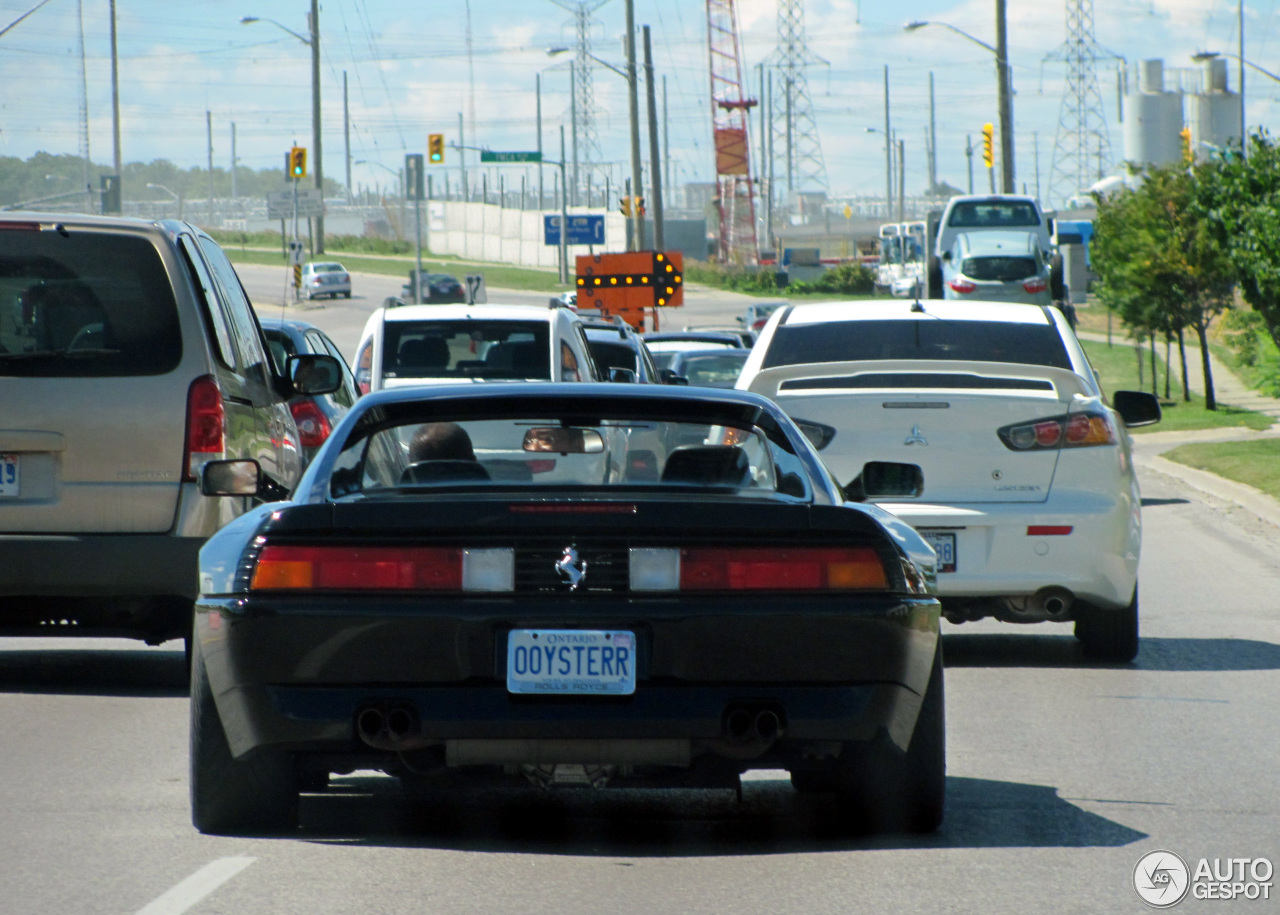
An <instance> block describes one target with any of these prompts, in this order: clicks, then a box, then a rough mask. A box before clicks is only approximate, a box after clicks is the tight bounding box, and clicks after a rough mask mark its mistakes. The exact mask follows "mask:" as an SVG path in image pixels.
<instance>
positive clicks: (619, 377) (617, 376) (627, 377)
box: [609, 369, 636, 384]
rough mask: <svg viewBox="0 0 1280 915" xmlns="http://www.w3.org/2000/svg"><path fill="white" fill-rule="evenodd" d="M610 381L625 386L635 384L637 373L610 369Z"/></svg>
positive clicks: (629, 370) (628, 370)
mask: <svg viewBox="0 0 1280 915" xmlns="http://www.w3.org/2000/svg"><path fill="white" fill-rule="evenodd" d="M609 380H610V381H618V382H622V383H624V384H635V381H636V373H635V372H633V371H632V370H631V369H609Z"/></svg>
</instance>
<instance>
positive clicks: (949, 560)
mask: <svg viewBox="0 0 1280 915" xmlns="http://www.w3.org/2000/svg"><path fill="white" fill-rule="evenodd" d="M920 536H921V537H923V538H924V539H925V540H927V541H928V543H929V546H931V547H933V551H934V552H935V553H937V554H938V571H939V572H954V571H955V570H956V535H955V534H951V533H943V532H941V531H921V532H920Z"/></svg>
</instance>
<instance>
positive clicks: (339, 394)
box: [307, 331, 356, 407]
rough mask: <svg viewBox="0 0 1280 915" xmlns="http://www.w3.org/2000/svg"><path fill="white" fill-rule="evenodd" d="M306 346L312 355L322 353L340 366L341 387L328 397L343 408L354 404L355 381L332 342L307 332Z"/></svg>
mask: <svg viewBox="0 0 1280 915" xmlns="http://www.w3.org/2000/svg"><path fill="white" fill-rule="evenodd" d="M307 344H308V346H309V348H310V349H311V352H313V353H323V354H325V355H329V356H332V357H334V358H335V359H337V360H338V364H339V365H341V366H342V386H341V387H340V388H338V390H336V391H334V392H333V394H331V395H330V396H331V397H332V398H333V399H334V401H335V402H337V403H339V404H341V405H342V406H344V407H349V406H351V405H352V404H353V403H355V402H356V385H355V379H354V378H352V377H351V370H350V369H349V368H348V367H347V360H346V359H345V358H344V357H343V355H342V353H340V352H338V348H337V347H336V346H334V344H333V341H331V340H329V339H328V338H327V337H325V336H323V335H322V334H319V333H317V332H315V331H308V332H307Z"/></svg>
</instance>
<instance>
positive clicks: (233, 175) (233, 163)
mask: <svg viewBox="0 0 1280 915" xmlns="http://www.w3.org/2000/svg"><path fill="white" fill-rule="evenodd" d="M237 196H238V195H237V193H236V122H235V121H232V122H231V212H232V214H233V215H234V213H235V210H236V197H237Z"/></svg>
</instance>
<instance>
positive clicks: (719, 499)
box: [191, 384, 945, 833]
mask: <svg viewBox="0 0 1280 915" xmlns="http://www.w3.org/2000/svg"><path fill="white" fill-rule="evenodd" d="M802 427H803V423H802V424H801V425H797V424H796V423H795V422H793V421H792V420H791V419H789V418H788V417H787V416H786V414H784V413H783V412H782V411H781V410H780V409H779V408H778V407H777V406H776V405H774V404H773V403H772V402H771V401H769V400H767V399H765V398H763V397H760V396H757V395H754V394H749V393H745V392H739V391H725V390H713V389H694V388H686V389H681V388H671V387H667V386H644V385H617V384H614V385H609V384H575V385H555V384H504V385H484V386H476V387H472V386H465V387H422V388H403V389H396V390H390V391H383V392H379V393H376V394H373V395H369V396H366V397H364V398H362V399H361V400H359V401H358V402H357V403H356V405H355V406H354V407H353V408H352V410H351V411H350V413H348V415H347V416H346V417H345V418H344V419H343V421H342V422H341V424H340V425H338V426H337V428H335V429H334V431H333V433H332V434H331V435H330V437H329V439H328V441H327V442H326V443H325V445H324V446H323V448H322V449H321V451H320V452H319V453H318V454H317V456H316V457H315V459H314V460H313V461H312V463H311V465H310V467H309V469H308V471H307V473H306V475H305V476H304V477H303V478H302V480H301V482H300V483H299V485H298V488H297V489H296V490H295V491H294V493H293V496H292V499H291V501H284V502H274V503H268V504H264V505H262V506H260V507H259V508H258V509H256V510H254V511H252V512H249V513H246V514H245V515H243V516H242V517H240V518H239V519H237V520H236V521H234V522H233V523H231V524H230V525H228V526H227V527H225V528H223V529H222V530H221V531H220V532H219V533H218V534H216V535H215V536H214V537H212V538H211V539H210V540H209V541H208V543H207V545H206V546H205V547H204V549H203V551H202V552H201V556H200V597H199V599H198V601H197V606H196V615H195V629H194V639H193V642H194V645H193V657H192V676H191V804H192V817H193V821H194V823H195V825H196V827H197V828H199V829H200V830H202V831H204V832H213V833H238V832H257V831H264V830H265V831H282V830H287V829H290V828H293V827H295V826H296V824H297V822H298V807H299V794H300V792H314V791H323V790H324V787H325V785H326V784H328V781H329V776H330V774H332V773H349V772H352V771H356V770H369V769H380V770H383V771H385V772H387V773H389V774H391V775H394V776H398V777H400V778H401V779H402V780H405V781H410V782H411V781H413V780H414V779H431V780H432V781H433V783H439V782H441V781H444V782H445V783H448V781H449V780H450V778H451V777H452V776H455V775H462V774H464V773H465V774H466V775H467V776H469V778H468V782H469V783H470V781H472V780H473V778H474V777H481V776H486V775H488V776H492V778H493V779H496V780H501V779H510V780H524V781H528V782H532V783H534V784H537V785H540V786H544V787H547V788H554V787H556V786H562V785H563V786H570V785H590V786H595V787H603V786H606V785H610V786H613V785H618V786H644V785H653V786H668V785H680V786H685V787H689V786H694V787H697V786H707V787H722V786H733V785H736V784H737V780H738V777H739V776H740V775H741V774H742V773H743V772H745V771H747V770H750V769H787V770H789V771H790V773H791V778H792V782H793V783H794V785H795V787H796V788H797V789H798V790H800V791H805V792H810V791H811V792H826V793H830V794H832V795H833V796H834V805H833V809H835V810H837V811H839V814H840V817H841V822H842V823H847V824H848V826H849V827H850V828H853V829H858V830H913V831H930V830H933V829H935V828H936V827H937V826H938V824H939V823H940V821H941V819H942V809H943V792H944V783H945V739H944V725H943V694H942V680H943V668H942V658H941V652H940V641H939V604H938V601H937V599H936V598H935V597H934V594H933V591H934V554H933V551H932V550H931V549H930V547H929V546H928V545H927V544H926V543H925V541H924V540H922V539H921V538H920V537H919V536H918V535H917V534H916V533H915V531H914V530H912V529H911V528H910V527H909V526H907V525H906V524H903V523H902V522H900V521H898V520H897V519H895V518H894V517H893V516H892V515H889V514H887V513H885V512H883V511H881V510H880V509H878V508H876V507H875V506H873V505H869V504H861V503H858V502H856V501H850V499H856V498H861V497H862V496H865V495H877V494H880V495H893V496H894V497H895V498H897V499H909V498H911V497H912V496H914V495H918V493H919V491H920V489H921V486H922V481H921V479H920V475H919V469H918V468H916V467H914V466H912V465H903V464H878V463H871V464H867V465H866V466H865V467H864V468H863V472H862V473H861V474H860V477H859V479H858V480H856V481H854V484H853V485H851V486H850V487H845V488H842V487H841V486H840V485H838V484H837V482H836V481H835V480H834V479H833V478H832V477H831V475H830V473H829V472H828V471H827V469H826V468H825V466H824V465H823V463H822V461H821V460H820V458H819V457H818V455H817V452H816V451H815V450H814V447H813V446H812V445H811V444H810V441H809V439H808V438H807V437H806V433H808V434H811V435H812V434H815V432H814V430H810V429H807V428H806V429H805V431H801V430H802ZM825 431H826V432H830V430H825ZM201 485H202V487H203V488H204V491H205V492H207V493H210V494H216V495H224V496H241V497H243V496H255V495H256V496H258V497H260V498H261V497H269V494H268V493H266V492H265V491H260V490H259V484H258V471H257V467H256V466H255V464H254V462H252V461H223V462H214V463H210V464H208V465H206V466H205V469H204V471H203V475H202V479H201ZM853 490H856V491H857V492H856V493H855V492H854V491H853ZM481 780H483V778H482V779H481Z"/></svg>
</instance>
